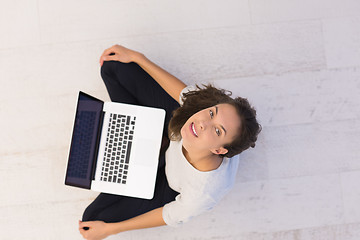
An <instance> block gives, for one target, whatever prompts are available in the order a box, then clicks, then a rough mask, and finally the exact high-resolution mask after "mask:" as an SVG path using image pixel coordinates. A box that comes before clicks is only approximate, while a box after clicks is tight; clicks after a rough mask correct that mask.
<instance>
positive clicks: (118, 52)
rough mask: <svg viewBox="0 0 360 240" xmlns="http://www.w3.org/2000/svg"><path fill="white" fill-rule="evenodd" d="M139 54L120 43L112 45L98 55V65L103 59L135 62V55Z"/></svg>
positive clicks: (101, 63)
mask: <svg viewBox="0 0 360 240" xmlns="http://www.w3.org/2000/svg"><path fill="white" fill-rule="evenodd" d="M139 55H140V53H139V52H136V51H134V50H131V49H128V48H126V47H123V46H120V45H114V46H112V47H111V48H108V49H106V50H105V51H104V52H103V54H102V55H101V57H100V65H101V66H102V65H103V63H104V61H119V62H122V63H129V62H135V59H136V57H137V56H139Z"/></svg>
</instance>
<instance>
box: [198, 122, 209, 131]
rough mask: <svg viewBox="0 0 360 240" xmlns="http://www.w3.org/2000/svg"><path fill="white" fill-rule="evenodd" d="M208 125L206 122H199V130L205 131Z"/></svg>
mask: <svg viewBox="0 0 360 240" xmlns="http://www.w3.org/2000/svg"><path fill="white" fill-rule="evenodd" d="M207 125H208V123H207V122H206V121H200V122H199V126H200V129H201V130H205V129H206V128H207Z"/></svg>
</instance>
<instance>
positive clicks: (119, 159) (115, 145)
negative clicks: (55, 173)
mask: <svg viewBox="0 0 360 240" xmlns="http://www.w3.org/2000/svg"><path fill="white" fill-rule="evenodd" d="M164 120H165V110H163V109H159V108H151V107H144V106H137V105H130V104H123V103H115V102H103V101H101V100H99V99H97V98H95V97H92V96H90V95H88V94H86V93H84V92H81V91H80V92H79V96H78V103H77V109H76V116H75V122H74V128H73V134H72V140H71V145H70V151H69V158H68V164H67V169H66V175H65V184H66V185H69V186H74V187H80V188H85V189H91V190H94V191H98V192H104V193H111V194H117V195H124V196H130V197H137V198H144V199H152V198H153V195H154V189H155V180H156V174H157V167H158V158H159V153H160V147H161V140H162V133H163V126H164Z"/></svg>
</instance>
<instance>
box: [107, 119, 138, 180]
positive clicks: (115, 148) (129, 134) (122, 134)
mask: <svg viewBox="0 0 360 240" xmlns="http://www.w3.org/2000/svg"><path fill="white" fill-rule="evenodd" d="M135 121H136V117H133V116H125V115H121V114H110V121H109V126H108V133H107V138H106V145H105V154H104V161H103V165H102V169H101V170H102V171H101V177H100V180H101V181H105V182H113V183H120V184H126V180H127V175H128V170H129V159H130V151H131V145H132V140H133V136H134V129H135Z"/></svg>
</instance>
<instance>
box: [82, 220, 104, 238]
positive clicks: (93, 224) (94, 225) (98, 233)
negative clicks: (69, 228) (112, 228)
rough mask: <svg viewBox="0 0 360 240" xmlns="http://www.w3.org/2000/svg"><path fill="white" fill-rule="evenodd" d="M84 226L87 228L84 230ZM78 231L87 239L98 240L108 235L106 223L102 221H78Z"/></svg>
mask: <svg viewBox="0 0 360 240" xmlns="http://www.w3.org/2000/svg"><path fill="white" fill-rule="evenodd" d="M84 228H88V230H84ZM79 231H80V233H81V235H82V236H83V237H84V239H87V240H100V239H104V238H106V237H108V236H109V235H110V233H109V229H108V224H107V223H105V222H103V221H89V222H82V221H79Z"/></svg>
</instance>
